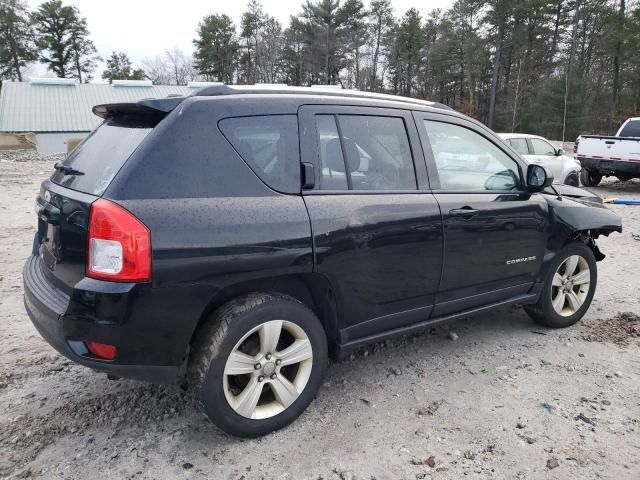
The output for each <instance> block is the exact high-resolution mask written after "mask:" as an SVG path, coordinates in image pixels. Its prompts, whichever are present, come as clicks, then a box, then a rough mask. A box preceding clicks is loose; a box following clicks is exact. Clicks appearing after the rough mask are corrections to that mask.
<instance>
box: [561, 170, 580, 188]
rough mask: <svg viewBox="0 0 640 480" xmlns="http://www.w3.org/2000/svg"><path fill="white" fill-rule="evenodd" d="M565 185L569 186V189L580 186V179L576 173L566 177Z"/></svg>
mask: <svg viewBox="0 0 640 480" xmlns="http://www.w3.org/2000/svg"><path fill="white" fill-rule="evenodd" d="M564 184H565V185H569V186H571V187H579V186H580V178H579V177H578V174H577V173H571V174H569V175H568V176H567V178H566V179H565V181H564Z"/></svg>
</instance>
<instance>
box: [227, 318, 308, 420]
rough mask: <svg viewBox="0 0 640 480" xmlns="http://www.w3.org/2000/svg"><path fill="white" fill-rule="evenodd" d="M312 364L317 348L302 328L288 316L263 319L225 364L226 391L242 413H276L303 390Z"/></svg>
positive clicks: (261, 416)
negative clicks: (268, 319) (286, 318)
mask: <svg viewBox="0 0 640 480" xmlns="http://www.w3.org/2000/svg"><path fill="white" fill-rule="evenodd" d="M312 364H313V348H312V346H311V342H310V341H309V337H308V336H307V334H306V333H305V332H304V330H303V329H302V328H300V327H299V326H298V325H296V324H295V323H292V322H288V321H286V320H271V321H268V322H265V323H262V324H260V325H258V326H257V327H254V328H253V329H252V330H250V331H249V332H248V333H247V334H246V335H245V336H244V337H242V339H240V341H239V342H238V343H237V344H236V345H235V347H234V348H233V350H232V351H231V354H230V355H229V358H228V359H227V362H226V364H225V367H224V376H223V388H224V395H225V397H226V399H227V402H228V403H229V406H231V408H233V410H234V411H235V412H236V413H237V414H238V415H241V416H243V417H246V418H251V419H256V420H258V419H265V418H269V417H273V416H275V415H277V414H279V413H281V412H283V411H284V410H286V409H287V408H288V407H289V406H290V405H291V404H293V402H295V401H296V399H297V398H298V397H299V396H300V394H301V393H302V392H303V390H304V388H305V386H306V385H307V382H308V381H309V377H310V376H311V367H312Z"/></svg>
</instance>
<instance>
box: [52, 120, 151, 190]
mask: <svg viewBox="0 0 640 480" xmlns="http://www.w3.org/2000/svg"><path fill="white" fill-rule="evenodd" d="M156 123H157V119H155V120H154V119H149V118H142V119H140V118H131V117H128V116H126V117H121V118H111V119H108V120H105V121H104V122H103V123H102V124H101V125H100V126H99V127H98V128H97V129H95V130H94V131H93V132H91V134H89V136H87V138H85V139H84V140H83V141H82V143H80V144H79V145H78V146H77V147H76V148H75V149H74V150H73V152H71V154H70V155H69V156H68V157H67V158H66V160H65V161H64V162H63V165H65V166H68V167H71V168H73V169H74V170H77V171H78V172H80V173H82V174H80V173H79V174H77V175H65V174H64V173H63V172H59V171H56V172H55V173H54V174H53V175H52V176H51V181H52V182H54V183H57V184H58V185H62V186H63V187H67V188H70V189H72V190H77V191H80V192H83V193H89V194H92V195H102V194H103V193H104V191H105V190H106V189H107V187H108V186H109V184H110V183H111V181H112V180H113V178H114V177H115V175H116V174H117V173H118V171H119V170H120V169H121V168H122V166H123V165H124V163H125V162H126V161H127V159H128V158H129V157H130V156H131V154H132V153H133V152H134V151H135V150H136V148H138V146H139V145H140V144H141V143H142V141H143V140H144V138H145V137H146V136H147V135H148V134H149V132H150V131H151V130H152V129H153V127H154V126H155V124H156Z"/></svg>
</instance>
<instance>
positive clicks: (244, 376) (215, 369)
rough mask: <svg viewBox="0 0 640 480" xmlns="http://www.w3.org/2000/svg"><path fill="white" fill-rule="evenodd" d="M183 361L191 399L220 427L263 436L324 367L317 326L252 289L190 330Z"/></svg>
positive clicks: (316, 383) (300, 403)
mask: <svg viewBox="0 0 640 480" xmlns="http://www.w3.org/2000/svg"><path fill="white" fill-rule="evenodd" d="M198 338H199V339H198V341H197V345H195V346H194V355H193V356H192V362H191V372H190V373H191V384H192V387H193V391H194V394H195V397H196V401H197V404H198V405H199V406H200V407H201V409H202V410H203V411H204V412H205V413H206V414H207V416H208V417H209V418H210V419H211V421H212V422H213V423H215V424H216V425H217V426H218V427H219V428H220V429H222V430H224V431H225V432H227V433H229V434H231V435H234V436H237V437H245V438H253V437H258V436H261V435H265V434H267V433H269V432H272V431H274V430H278V429H280V428H283V427H285V426H286V425H288V424H289V423H291V422H292V421H294V420H295V419H296V418H298V416H300V414H301V413H302V412H304V410H305V409H306V408H307V406H308V405H309V404H310V403H311V401H312V400H313V398H314V397H315V395H316V393H317V391H318V389H319V388H320V385H321V383H322V381H323V379H324V375H325V372H326V369H327V361H328V360H327V359H328V355H327V340H326V336H325V333H324V329H323V327H322V325H321V323H320V321H319V320H318V318H317V317H316V316H315V315H314V313H313V312H312V311H311V310H309V308H307V307H306V306H305V305H303V304H302V303H300V302H299V301H297V300H295V299H293V298H291V297H288V296H286V295H280V294H272V293H254V294H249V295H246V296H244V297H241V298H238V299H235V300H232V301H230V302H228V303H226V304H225V305H223V306H222V307H220V308H219V309H218V310H217V311H216V312H215V313H214V314H213V315H212V317H211V318H210V320H209V322H208V324H207V326H206V327H205V328H204V329H203V330H202V331H201V333H200V334H199V335H198Z"/></svg>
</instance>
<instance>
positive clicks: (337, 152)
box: [323, 138, 360, 172]
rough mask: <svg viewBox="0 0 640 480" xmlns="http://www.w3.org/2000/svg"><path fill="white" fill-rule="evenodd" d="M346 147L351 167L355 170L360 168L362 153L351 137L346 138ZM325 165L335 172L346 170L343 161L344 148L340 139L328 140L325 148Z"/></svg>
mask: <svg viewBox="0 0 640 480" xmlns="http://www.w3.org/2000/svg"><path fill="white" fill-rule="evenodd" d="M344 149H345V152H346V154H347V158H348V161H349V169H350V170H351V171H352V172H355V171H357V170H359V169H360V153H359V152H358V147H357V146H356V144H355V142H354V141H353V140H351V139H349V138H345V139H344ZM325 156H326V158H325V162H324V165H323V166H324V167H327V168H330V169H331V170H333V171H334V172H344V171H345V169H344V162H343V161H342V148H341V146H340V140H339V139H337V138H332V139H331V140H329V141H328V142H327V146H326V150H325Z"/></svg>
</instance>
